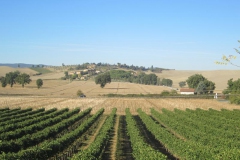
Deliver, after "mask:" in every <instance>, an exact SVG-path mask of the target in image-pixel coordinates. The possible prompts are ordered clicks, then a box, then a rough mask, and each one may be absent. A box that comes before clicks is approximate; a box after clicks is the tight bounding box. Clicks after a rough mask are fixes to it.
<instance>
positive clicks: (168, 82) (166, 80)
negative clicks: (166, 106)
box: [162, 78, 173, 87]
mask: <svg viewBox="0 0 240 160" xmlns="http://www.w3.org/2000/svg"><path fill="white" fill-rule="evenodd" d="M172 84H173V81H172V80H171V79H165V78H163V79H162V85H165V86H169V87H171V86H172Z"/></svg>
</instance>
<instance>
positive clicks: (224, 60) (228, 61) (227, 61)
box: [215, 40, 240, 67]
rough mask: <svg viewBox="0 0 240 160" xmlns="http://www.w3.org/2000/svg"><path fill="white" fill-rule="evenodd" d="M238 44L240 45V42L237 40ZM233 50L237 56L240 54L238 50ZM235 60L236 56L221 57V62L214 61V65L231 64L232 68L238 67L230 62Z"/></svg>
mask: <svg viewBox="0 0 240 160" xmlns="http://www.w3.org/2000/svg"><path fill="white" fill-rule="evenodd" d="M238 42H239V43H240V40H238ZM239 48H240V47H239ZM234 50H235V51H236V52H237V54H240V51H239V50H238V49H236V48H234ZM236 58H237V56H234V55H228V56H226V55H223V56H222V61H221V62H220V61H216V62H215V63H216V64H220V65H227V64H231V65H233V66H236V67H240V66H239V65H236V64H235V63H233V62H232V61H233V60H235V59H236Z"/></svg>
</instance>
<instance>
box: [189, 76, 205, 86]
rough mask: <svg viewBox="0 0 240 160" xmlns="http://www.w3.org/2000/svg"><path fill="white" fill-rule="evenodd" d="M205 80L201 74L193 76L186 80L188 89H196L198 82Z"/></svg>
mask: <svg viewBox="0 0 240 160" xmlns="http://www.w3.org/2000/svg"><path fill="white" fill-rule="evenodd" d="M204 80H206V78H205V77H203V75H201V74H194V75H192V76H190V77H188V79H187V80H186V82H187V84H188V87H190V88H194V89H196V88H197V86H198V84H199V82H201V81H204Z"/></svg>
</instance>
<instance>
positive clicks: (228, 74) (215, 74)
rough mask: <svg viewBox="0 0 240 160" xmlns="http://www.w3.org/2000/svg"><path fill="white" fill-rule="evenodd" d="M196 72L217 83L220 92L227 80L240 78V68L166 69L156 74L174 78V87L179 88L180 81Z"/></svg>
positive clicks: (161, 76)
mask: <svg viewBox="0 0 240 160" xmlns="http://www.w3.org/2000/svg"><path fill="white" fill-rule="evenodd" d="M194 74H202V75H203V76H204V77H206V78H207V79H208V80H210V81H213V82H214V83H215V84H216V89H215V90H216V92H218V93H220V92H222V90H224V89H225V88H226V87H227V81H228V80H229V79H231V78H233V80H237V79H238V78H240V70H209V71H196V70H188V71H184V70H168V71H167V70H166V71H163V72H162V73H157V74H156V75H157V76H158V77H160V79H161V78H169V79H172V80H173V87H175V88H179V85H178V83H179V82H181V81H186V80H187V78H188V77H190V76H191V75H194Z"/></svg>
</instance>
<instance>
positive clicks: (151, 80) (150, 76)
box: [144, 73, 157, 85]
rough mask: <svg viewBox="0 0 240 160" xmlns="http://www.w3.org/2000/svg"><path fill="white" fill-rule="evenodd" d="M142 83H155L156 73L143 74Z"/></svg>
mask: <svg viewBox="0 0 240 160" xmlns="http://www.w3.org/2000/svg"><path fill="white" fill-rule="evenodd" d="M144 84H148V85H156V84H157V76H156V74H153V73H151V74H148V75H147V74H146V75H145V76H144Z"/></svg>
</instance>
